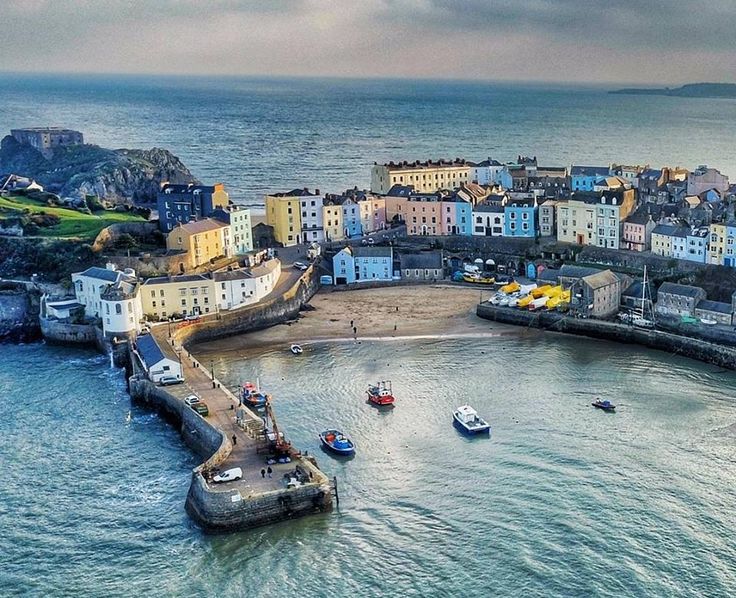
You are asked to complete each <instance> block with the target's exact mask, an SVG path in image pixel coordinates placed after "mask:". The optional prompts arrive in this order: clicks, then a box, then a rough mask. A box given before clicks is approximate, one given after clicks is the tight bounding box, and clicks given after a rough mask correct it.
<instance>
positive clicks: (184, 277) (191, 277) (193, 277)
mask: <svg viewBox="0 0 736 598" xmlns="http://www.w3.org/2000/svg"><path fill="white" fill-rule="evenodd" d="M197 280H202V281H205V280H209V277H207V276H205V275H204V274H180V275H179V276H156V277H155V278H149V279H148V280H146V281H145V282H144V283H143V285H144V286H145V285H147V284H163V283H167V282H195V281H197Z"/></svg>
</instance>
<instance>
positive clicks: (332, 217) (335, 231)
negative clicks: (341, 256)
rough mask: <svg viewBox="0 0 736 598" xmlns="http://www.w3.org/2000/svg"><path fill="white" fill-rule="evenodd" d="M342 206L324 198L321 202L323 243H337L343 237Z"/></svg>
mask: <svg viewBox="0 0 736 598" xmlns="http://www.w3.org/2000/svg"><path fill="white" fill-rule="evenodd" d="M342 215H343V209H342V204H341V203H339V202H336V201H333V200H331V199H328V198H325V199H324V200H323V201H322V222H323V224H324V229H325V241H339V240H340V239H343V238H344V236H345V229H344V227H343V220H342Z"/></svg>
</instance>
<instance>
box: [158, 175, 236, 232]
mask: <svg viewBox="0 0 736 598" xmlns="http://www.w3.org/2000/svg"><path fill="white" fill-rule="evenodd" d="M228 201H229V198H228V195H227V193H226V192H225V186H224V185H223V184H222V183H216V184H214V185H192V184H189V185H172V184H169V183H166V184H165V185H164V186H163V187H161V190H160V191H159V192H158V195H157V197H156V206H157V208H158V222H159V228H160V229H161V231H162V232H164V233H169V232H171V231H172V230H174V227H176V225H177V224H186V223H187V222H190V221H192V220H199V219H200V218H209V217H210V216H212V215H213V212H214V211H215V210H216V209H217V208H224V207H225V206H227V204H228Z"/></svg>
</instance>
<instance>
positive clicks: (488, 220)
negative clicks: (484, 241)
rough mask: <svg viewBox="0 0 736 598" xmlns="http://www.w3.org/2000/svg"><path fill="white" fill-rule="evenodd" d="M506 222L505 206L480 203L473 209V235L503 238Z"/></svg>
mask: <svg viewBox="0 0 736 598" xmlns="http://www.w3.org/2000/svg"><path fill="white" fill-rule="evenodd" d="M504 220H505V216H504V208H503V206H500V205H494V204H486V203H479V204H478V205H477V206H475V207H474V208H473V235H474V236H478V237H502V236H503V227H504Z"/></svg>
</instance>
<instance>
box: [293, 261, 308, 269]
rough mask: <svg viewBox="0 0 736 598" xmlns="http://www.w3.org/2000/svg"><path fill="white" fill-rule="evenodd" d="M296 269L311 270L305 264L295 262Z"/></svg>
mask: <svg viewBox="0 0 736 598" xmlns="http://www.w3.org/2000/svg"><path fill="white" fill-rule="evenodd" d="M294 267H295V268H296V269H297V270H306V269H307V268H309V266H307V264H305V263H303V262H294Z"/></svg>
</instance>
